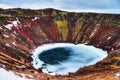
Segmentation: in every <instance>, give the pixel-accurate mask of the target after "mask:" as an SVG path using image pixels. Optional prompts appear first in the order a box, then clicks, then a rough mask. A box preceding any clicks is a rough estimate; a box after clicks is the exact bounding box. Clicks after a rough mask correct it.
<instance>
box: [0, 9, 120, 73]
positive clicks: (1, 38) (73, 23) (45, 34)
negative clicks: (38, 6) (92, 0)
mask: <svg viewBox="0 0 120 80" xmlns="http://www.w3.org/2000/svg"><path fill="white" fill-rule="evenodd" d="M13 12H14V13H13ZM0 15H1V16H0V66H1V67H3V68H5V69H8V70H13V71H17V72H22V73H27V72H28V73H29V74H30V73H31V74H32V73H34V72H36V70H35V69H34V68H33V67H32V65H31V60H32V59H31V52H32V50H33V49H34V48H36V47H37V46H40V45H42V44H45V43H56V42H66V43H67V42H69V43H75V44H79V43H86V44H88V45H94V46H95V47H98V48H102V49H103V50H107V51H109V52H111V51H114V50H119V49H120V25H119V24H120V15H117V14H97V13H71V12H64V11H59V10H54V9H45V10H24V9H8V10H1V12H0ZM23 66H24V67H23ZM37 72H38V73H39V75H40V74H41V73H40V72H39V71H37ZM32 75H33V74H32ZM37 75H38V74H37Z"/></svg>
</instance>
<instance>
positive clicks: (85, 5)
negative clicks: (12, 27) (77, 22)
mask: <svg viewBox="0 0 120 80" xmlns="http://www.w3.org/2000/svg"><path fill="white" fill-rule="evenodd" d="M18 7H19V8H30V9H43V8H55V9H62V10H67V11H76V12H101V13H116V14H120V0H0V8H4V9H6V8H18Z"/></svg>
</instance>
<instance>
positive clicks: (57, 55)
mask: <svg viewBox="0 0 120 80" xmlns="http://www.w3.org/2000/svg"><path fill="white" fill-rule="evenodd" d="M70 52H71V51H70V50H68V49H66V48H54V49H50V50H46V51H43V52H41V53H40V54H39V59H40V60H42V61H43V62H45V64H51V65H54V64H59V62H62V61H65V60H67V59H68V58H69V56H70Z"/></svg>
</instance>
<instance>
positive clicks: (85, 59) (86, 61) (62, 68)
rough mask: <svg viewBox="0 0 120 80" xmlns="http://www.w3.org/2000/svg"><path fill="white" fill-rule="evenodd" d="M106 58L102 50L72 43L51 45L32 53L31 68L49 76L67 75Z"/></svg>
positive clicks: (43, 46) (38, 48) (105, 53)
mask: <svg viewBox="0 0 120 80" xmlns="http://www.w3.org/2000/svg"><path fill="white" fill-rule="evenodd" d="M106 57H107V52H106V51H103V50H102V49H99V48H96V47H93V46H90V45H85V44H77V45H75V44H72V43H51V44H44V45H42V46H39V47H37V48H36V49H35V50H34V51H33V55H32V58H33V62H32V64H33V67H34V68H36V69H41V70H42V71H43V72H44V73H47V74H51V75H67V74H69V73H74V72H76V71H77V70H78V69H79V68H82V67H84V66H88V65H93V64H95V63H96V62H98V61H100V60H103V59H104V58H106Z"/></svg>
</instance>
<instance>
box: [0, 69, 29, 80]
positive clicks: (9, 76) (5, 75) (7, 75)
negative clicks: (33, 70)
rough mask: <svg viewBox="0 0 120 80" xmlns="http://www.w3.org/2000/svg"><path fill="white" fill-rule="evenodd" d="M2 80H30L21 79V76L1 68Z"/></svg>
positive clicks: (0, 79)
mask: <svg viewBox="0 0 120 80" xmlns="http://www.w3.org/2000/svg"><path fill="white" fill-rule="evenodd" d="M0 80H28V79H25V78H21V77H20V76H17V75H15V74H14V73H13V72H12V71H6V70H5V69H3V68H0Z"/></svg>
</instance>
